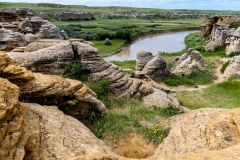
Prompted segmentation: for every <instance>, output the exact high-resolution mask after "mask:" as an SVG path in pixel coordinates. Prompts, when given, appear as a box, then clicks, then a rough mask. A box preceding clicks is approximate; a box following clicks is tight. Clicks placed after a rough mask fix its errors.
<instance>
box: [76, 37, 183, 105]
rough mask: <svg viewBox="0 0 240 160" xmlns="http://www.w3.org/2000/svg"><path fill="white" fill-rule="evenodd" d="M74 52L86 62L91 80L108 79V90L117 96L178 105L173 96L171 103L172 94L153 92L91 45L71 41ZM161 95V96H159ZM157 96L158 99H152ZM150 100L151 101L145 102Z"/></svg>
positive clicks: (151, 88)
mask: <svg viewBox="0 0 240 160" xmlns="http://www.w3.org/2000/svg"><path fill="white" fill-rule="evenodd" d="M72 45H73V50H74V53H77V54H78V60H79V61H80V62H81V63H83V64H86V69H87V70H89V71H90V76H91V78H92V80H93V81H100V80H103V79H108V80H109V91H110V92H111V93H112V94H114V95H117V96H119V97H124V98H136V99H142V98H143V97H145V96H147V97H146V98H144V99H143V100H144V101H145V102H146V104H149V105H151V106H152V105H156V106H162V107H164V106H167V105H168V104H173V105H174V106H176V107H179V106H180V105H179V103H178V100H177V99H176V98H177V97H175V100H176V101H177V104H176V103H173V98H172V96H169V94H167V93H166V92H165V91H163V90H160V89H157V90H158V93H159V94H154V92H155V90H154V87H152V85H149V84H148V83H146V82H144V81H142V80H139V79H133V78H129V77H128V76H126V75H125V74H124V72H123V70H122V69H121V68H119V67H118V66H116V65H114V64H111V63H109V62H107V61H105V60H104V59H103V58H102V57H101V56H100V55H99V53H98V51H97V49H96V48H94V47H93V46H92V45H90V44H87V43H83V42H78V41H75V42H72ZM172 94H175V93H172ZM159 95H161V96H159ZM155 96H157V98H158V100H159V101H152V99H154V98H156V97H155ZM149 101H151V102H152V103H151V104H150V103H147V102H149Z"/></svg>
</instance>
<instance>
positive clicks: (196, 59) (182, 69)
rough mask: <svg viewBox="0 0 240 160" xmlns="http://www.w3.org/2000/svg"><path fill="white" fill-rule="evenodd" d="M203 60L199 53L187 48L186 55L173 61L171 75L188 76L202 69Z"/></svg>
mask: <svg viewBox="0 0 240 160" xmlns="http://www.w3.org/2000/svg"><path fill="white" fill-rule="evenodd" d="M203 62H204V58H203V56H202V55H201V53H200V52H199V51H195V50H193V49H192V48H189V49H188V51H187V53H185V54H183V55H182V56H181V57H176V58H175V59H174V60H173V67H172V70H171V71H172V73H175V74H190V73H191V72H193V71H199V70H201V69H203V67H204V66H203Z"/></svg>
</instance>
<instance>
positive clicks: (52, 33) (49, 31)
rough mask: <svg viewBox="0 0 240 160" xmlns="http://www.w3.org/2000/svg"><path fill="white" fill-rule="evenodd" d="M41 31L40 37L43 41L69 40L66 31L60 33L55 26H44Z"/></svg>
mask: <svg viewBox="0 0 240 160" xmlns="http://www.w3.org/2000/svg"><path fill="white" fill-rule="evenodd" d="M39 30H40V33H39V37H40V38H42V39H44V38H45V39H61V40H65V39H68V36H67V34H66V33H65V32H64V31H60V30H59V28H58V27H57V26H55V25H53V24H46V25H42V26H41V28H40V29H39Z"/></svg>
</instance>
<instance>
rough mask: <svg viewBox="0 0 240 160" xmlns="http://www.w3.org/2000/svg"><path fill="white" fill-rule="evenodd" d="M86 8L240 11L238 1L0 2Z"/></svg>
mask: <svg viewBox="0 0 240 160" xmlns="http://www.w3.org/2000/svg"><path fill="white" fill-rule="evenodd" d="M0 2H29V3H57V4H69V5H86V6H129V7H140V8H161V9H201V10H203V9H206V10H235V11H239V10H240V0H0Z"/></svg>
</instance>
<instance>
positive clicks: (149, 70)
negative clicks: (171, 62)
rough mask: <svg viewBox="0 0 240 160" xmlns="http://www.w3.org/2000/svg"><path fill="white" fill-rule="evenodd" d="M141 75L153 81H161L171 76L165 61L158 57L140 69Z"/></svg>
mask: <svg viewBox="0 0 240 160" xmlns="http://www.w3.org/2000/svg"><path fill="white" fill-rule="evenodd" d="M142 73H144V74H146V75H147V76H148V77H150V78H151V79H153V80H155V81H159V80H162V79H163V78H164V77H167V76H169V75H170V74H171V71H170V69H169V68H168V65H167V62H166V61H165V59H164V58H163V57H161V56H159V55H157V56H155V57H154V58H153V59H151V60H150V61H149V62H148V63H147V64H146V65H145V66H144V68H143V69H142Z"/></svg>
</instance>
